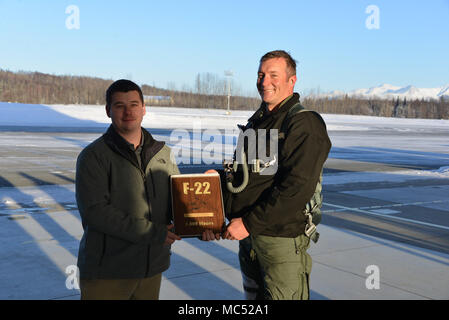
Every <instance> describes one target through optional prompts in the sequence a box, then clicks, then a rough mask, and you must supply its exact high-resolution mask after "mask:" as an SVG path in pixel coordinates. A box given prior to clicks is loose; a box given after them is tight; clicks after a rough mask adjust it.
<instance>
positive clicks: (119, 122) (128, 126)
mask: <svg viewBox="0 0 449 320" xmlns="http://www.w3.org/2000/svg"><path fill="white" fill-rule="evenodd" d="M111 100H112V101H111V106H110V109H109V110H108V108H107V107H106V114H107V115H108V117H109V118H111V120H112V124H113V125H114V128H115V129H116V130H117V131H118V132H119V133H122V134H132V133H136V132H138V131H139V130H141V129H140V126H141V123H142V120H143V116H144V115H145V113H146V110H145V105H144V104H143V103H142V101H141V100H140V95H139V93H138V92H137V91H136V90H133V91H128V92H115V93H114V94H113V95H112V99H111Z"/></svg>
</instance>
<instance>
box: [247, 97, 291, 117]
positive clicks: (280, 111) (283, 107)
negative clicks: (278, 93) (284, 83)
mask: <svg viewBox="0 0 449 320" xmlns="http://www.w3.org/2000/svg"><path fill="white" fill-rule="evenodd" d="M298 102H299V94H298V93H296V92H295V93H293V95H292V96H289V97H287V98H286V99H285V100H284V101H282V102H281V104H280V106H279V107H277V108H275V109H274V110H273V111H268V109H267V106H266V104H265V102H262V104H261V105H260V107H259V109H257V111H256V112H255V113H254V114H253V115H252V116H251V118H249V120H248V123H253V122H257V121H260V120H262V119H264V118H265V117H267V116H273V117H280V116H282V115H285V114H286V113H287V112H288V110H290V108H291V107H292V106H293V105H295V104H296V103H298Z"/></svg>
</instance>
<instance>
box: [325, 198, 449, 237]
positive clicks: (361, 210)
mask: <svg viewBox="0 0 449 320" xmlns="http://www.w3.org/2000/svg"><path fill="white" fill-rule="evenodd" d="M442 202H443V201H442ZM323 204H324V205H327V206H330V207H334V208H339V209H342V210H349V211H355V212H360V213H365V214H370V215H373V216H379V217H383V218H386V219H393V220H399V221H405V222H411V223H415V224H419V225H424V226H428V227H433V228H438V229H443V230H449V227H448V226H442V225H439V224H434V223H429V222H424V221H419V220H413V219H408V218H402V217H397V216H391V215H385V214H380V213H375V212H371V211H367V210H363V209H359V208H350V207H345V206H340V205H337V204H332V203H328V202H323ZM404 205H405V204H404ZM323 212H325V211H323Z"/></svg>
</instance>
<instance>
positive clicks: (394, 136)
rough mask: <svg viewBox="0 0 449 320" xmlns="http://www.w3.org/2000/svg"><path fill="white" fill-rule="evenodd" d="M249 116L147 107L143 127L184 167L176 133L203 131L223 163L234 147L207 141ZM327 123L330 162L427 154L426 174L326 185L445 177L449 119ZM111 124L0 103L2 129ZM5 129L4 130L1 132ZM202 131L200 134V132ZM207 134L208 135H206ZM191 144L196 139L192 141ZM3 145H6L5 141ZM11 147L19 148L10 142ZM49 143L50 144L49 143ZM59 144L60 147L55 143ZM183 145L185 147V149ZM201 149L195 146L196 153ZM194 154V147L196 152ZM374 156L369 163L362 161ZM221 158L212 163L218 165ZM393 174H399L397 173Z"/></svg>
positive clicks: (78, 108) (89, 113) (75, 112)
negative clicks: (334, 160)
mask: <svg viewBox="0 0 449 320" xmlns="http://www.w3.org/2000/svg"><path fill="white" fill-rule="evenodd" d="M252 113H253V112H252V111H232V113H231V114H230V115H227V114H226V110H216V109H192V108H168V107H147V114H146V116H145V117H144V121H143V123H142V125H143V126H144V127H145V128H150V131H151V129H162V130H163V131H156V133H155V137H156V138H157V139H161V140H165V141H166V142H167V143H168V144H169V145H170V146H171V147H173V148H174V149H175V151H176V150H178V151H179V152H178V153H177V154H176V155H177V159H178V163H181V164H183V163H184V164H185V163H186V159H185V157H182V152H181V150H180V149H181V148H184V150H186V149H185V148H187V149H192V147H193V149H195V144H194V143H191V141H190V140H188V141H182V140H181V139H180V138H179V137H178V136H177V135H176V134H175V133H177V132H178V133H179V132H181V133H182V132H186V131H187V130H189V131H195V130H199V132H203V134H202V136H201V137H202V139H203V143H204V142H205V140H206V141H207V142H209V141H211V142H209V143H208V148H206V149H208V150H209V151H210V150H219V151H222V152H223V154H224V157H225V158H229V157H230V156H232V150H233V148H232V146H231V147H230V146H229V145H228V146H225V145H222V141H224V142H225V143H227V142H229V141H230V143H231V144H232V143H234V144H235V143H236V141H235V139H234V141H232V139H231V140H229V139H228V140H225V139H219V138H220V136H219V137H218V138H216V139H210V135H221V136H232V137H236V136H237V134H238V131H237V124H245V123H246V121H247V119H248V118H249V117H250V116H251V114H252ZM323 118H324V120H325V121H326V124H327V128H328V131H329V135H330V137H331V140H332V144H333V148H332V151H331V154H330V158H335V159H340V160H354V161H371V160H373V159H375V162H378V163H391V162H393V163H394V162H395V161H398V162H401V161H402V162H404V161H408V160H413V159H417V160H419V161H422V160H423V158H426V157H428V156H429V155H430V156H432V157H435V159H434V160H435V161H433V162H432V161H431V159H430V158H429V159H428V160H427V162H429V166H428V168H427V170H423V169H425V168H421V169H419V170H417V169H414V168H411V169H408V170H405V169H404V168H402V169H401V170H399V169H398V170H395V169H394V168H390V171H391V170H393V171H395V174H393V175H392V174H379V173H378V172H369V171H368V172H354V173H349V174H348V173H347V172H345V173H341V174H339V173H335V174H332V175H329V176H328V177H327V178H326V179H325V183H327V184H335V183H338V184H340V183H344V182H345V181H354V179H356V180H357V181H361V182H374V181H383V180H385V179H386V180H391V181H398V182H399V181H406V180H407V179H420V178H422V177H423V178H432V177H433V178H448V177H449V167H448V166H446V165H441V166H439V167H436V165H437V164H438V159H440V160H443V162H444V161H446V162H447V161H448V159H449V120H434V119H402V118H385V117H370V116H354V115H336V114H323ZM109 124H110V119H109V118H108V117H107V116H106V113H105V110H104V107H103V106H97V105H31V104H19V103H5V102H0V127H1V126H4V127H10V126H11V127H71V128H80V131H82V128H92V127H100V128H102V127H104V128H106V127H107V126H108V125H109ZM5 130H6V129H5ZM200 130H203V131H200ZM207 134H209V135H207ZM193 139H195V136H193ZM2 143H8V142H5V141H3V142H2ZM11 143H20V142H18V141H15V142H14V141H12V142H11ZM52 143H53V142H52ZM55 143H58V144H61V143H62V142H61V141H60V140H59V141H55ZM186 144H187V145H186ZM202 147H203V149H204V144H203V146H201V145H199V149H201V148H202ZM197 149H198V148H197ZM198 152H199V153H197V155H200V156H201V157H202V160H203V161H205V162H206V163H211V162H213V161H215V160H214V158H213V157H212V158H211V157H210V154H209V153H210V152H205V150H200V151H198ZM367 154H368V155H372V157H371V158H370V159H366V158H364V157H365V156H366V155H367ZM221 160H222V159H221V155H220V157H219V159H218V160H216V161H215V163H221ZM396 171H397V172H396Z"/></svg>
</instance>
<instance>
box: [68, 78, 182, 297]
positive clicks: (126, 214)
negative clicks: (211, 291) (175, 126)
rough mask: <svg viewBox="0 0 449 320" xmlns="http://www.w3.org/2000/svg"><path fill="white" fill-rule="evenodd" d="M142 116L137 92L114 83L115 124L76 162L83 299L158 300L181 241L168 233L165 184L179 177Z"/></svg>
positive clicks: (109, 108) (109, 110) (109, 103)
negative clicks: (173, 252) (164, 275)
mask: <svg viewBox="0 0 449 320" xmlns="http://www.w3.org/2000/svg"><path fill="white" fill-rule="evenodd" d="M145 113H146V109H145V105H144V101H143V95H142V91H141V89H140V87H139V86H138V85H136V84H135V83H133V82H132V81H129V80H124V79H122V80H118V81H116V82H114V83H113V84H112V85H111V86H110V87H109V88H108V90H107V92H106V114H107V116H108V117H109V118H111V121H112V125H111V126H110V127H109V129H108V130H107V132H106V133H105V134H104V135H103V136H101V137H100V138H98V139H97V140H95V141H94V142H92V143H91V144H90V145H88V146H87V147H86V148H85V149H84V150H83V151H82V152H81V153H80V155H79V156H78V161H77V165H76V201H77V204H78V209H79V212H80V215H81V220H82V225H83V228H84V234H83V237H82V239H81V243H80V247H79V254H78V267H79V270H80V289H81V299H158V297H159V289H160V285H161V278H162V272H163V271H165V270H166V269H167V268H168V267H169V264H170V246H171V244H172V243H173V242H174V241H176V240H181V238H179V237H178V236H177V235H176V234H174V233H172V232H171V231H170V230H171V229H172V227H173V225H172V224H171V201H170V189H169V177H170V175H173V174H178V173H179V170H178V167H177V166H176V163H175V161H174V159H173V157H172V156H171V151H170V149H169V148H168V147H167V146H166V145H165V144H164V142H160V141H156V140H155V139H153V137H152V136H151V134H150V133H149V132H148V131H146V130H145V129H144V128H142V127H141V123H142V119H143V116H144V115H145Z"/></svg>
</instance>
